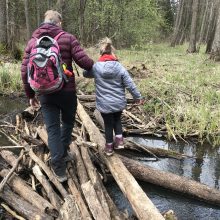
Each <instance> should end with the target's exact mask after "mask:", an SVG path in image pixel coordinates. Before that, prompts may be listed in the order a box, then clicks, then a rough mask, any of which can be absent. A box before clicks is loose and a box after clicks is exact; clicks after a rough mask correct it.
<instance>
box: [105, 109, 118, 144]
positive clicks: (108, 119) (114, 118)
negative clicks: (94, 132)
mask: <svg viewBox="0 0 220 220" xmlns="http://www.w3.org/2000/svg"><path fill="white" fill-rule="evenodd" d="M121 114H122V112H121V111H120V112H114V113H108V114H105V113H101V115H102V117H103V120H104V124H105V138H106V143H112V142H113V131H114V132H115V135H117V134H122V124H121Z"/></svg>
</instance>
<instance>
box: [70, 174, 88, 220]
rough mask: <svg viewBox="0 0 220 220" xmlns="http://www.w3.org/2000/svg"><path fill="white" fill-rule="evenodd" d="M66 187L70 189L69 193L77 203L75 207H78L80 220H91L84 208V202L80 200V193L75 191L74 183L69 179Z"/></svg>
mask: <svg viewBox="0 0 220 220" xmlns="http://www.w3.org/2000/svg"><path fill="white" fill-rule="evenodd" d="M68 186H69V188H70V191H71V193H72V195H73V197H74V199H75V201H76V202H77V205H78V206H79V209H80V212H81V215H82V219H83V220H92V217H91V215H90V213H89V211H88V209H87V207H86V204H85V202H84V200H83V199H82V195H81V193H80V191H79V190H78V189H77V187H76V185H75V183H74V181H73V180H72V179H71V178H69V179H68Z"/></svg>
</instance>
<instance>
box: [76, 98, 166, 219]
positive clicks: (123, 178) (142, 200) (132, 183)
mask: <svg viewBox="0 0 220 220" xmlns="http://www.w3.org/2000/svg"><path fill="white" fill-rule="evenodd" d="M77 114H78V116H79V117H80V119H81V121H82V123H83V125H84V126H85V128H86V130H87V132H88V133H89V136H90V140H91V141H92V142H95V143H97V144H98V146H99V153H100V155H101V156H102V157H103V159H104V161H105V162H106V165H107V166H108V168H109V170H110V172H111V173H112V175H113V177H114V178H115V180H116V182H117V183H118V185H119V187H120V189H121V190H122V192H123V193H124V195H125V196H126V197H127V198H128V200H129V202H130V204H131V206H132V208H133V210H134V212H135V214H136V215H137V217H138V218H139V219H140V220H142V219H146V220H157V219H164V218H163V216H162V215H161V214H160V212H159V211H158V210H157V208H156V207H155V206H154V205H153V203H152V202H151V200H150V199H149V198H148V197H147V195H146V194H145V193H144V191H143V190H142V189H141V187H140V186H139V185H138V183H137V182H136V180H135V179H134V177H133V176H132V175H131V174H130V173H129V172H128V170H127V168H126V167H125V166H124V164H123V163H122V161H121V160H120V159H119V157H118V156H117V155H116V154H115V155H113V156H111V157H105V156H104V154H103V148H104V145H105V139H104V137H103V136H102V134H101V133H100V131H99V129H98V128H97V127H96V126H95V124H94V122H93V121H92V120H91V118H90V117H89V116H88V114H87V113H86V112H85V110H84V108H83V106H82V105H81V104H80V102H78V108H77Z"/></svg>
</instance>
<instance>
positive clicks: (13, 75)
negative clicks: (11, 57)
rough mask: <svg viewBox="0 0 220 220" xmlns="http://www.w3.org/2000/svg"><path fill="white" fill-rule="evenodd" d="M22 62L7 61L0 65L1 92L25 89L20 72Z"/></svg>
mask: <svg viewBox="0 0 220 220" xmlns="http://www.w3.org/2000/svg"><path fill="white" fill-rule="evenodd" d="M20 66H21V64H13V63H5V64H2V65H1V66H0V92H1V93H4V94H5V93H6V94H7V93H14V92H21V91H22V90H23V86H22V82H21V74H20Z"/></svg>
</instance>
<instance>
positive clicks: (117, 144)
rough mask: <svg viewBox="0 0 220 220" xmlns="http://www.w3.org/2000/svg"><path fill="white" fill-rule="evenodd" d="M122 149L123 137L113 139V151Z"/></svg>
mask: <svg viewBox="0 0 220 220" xmlns="http://www.w3.org/2000/svg"><path fill="white" fill-rule="evenodd" d="M123 148H125V147H124V139H123V137H115V142H114V149H115V150H118V149H123Z"/></svg>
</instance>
